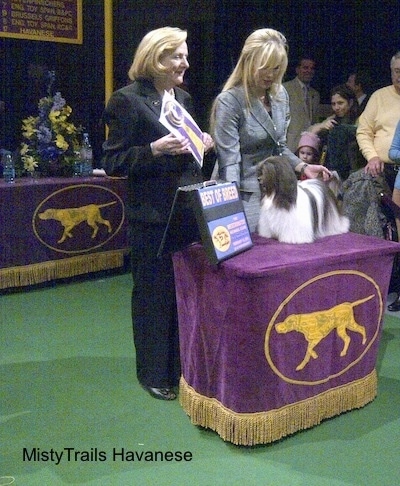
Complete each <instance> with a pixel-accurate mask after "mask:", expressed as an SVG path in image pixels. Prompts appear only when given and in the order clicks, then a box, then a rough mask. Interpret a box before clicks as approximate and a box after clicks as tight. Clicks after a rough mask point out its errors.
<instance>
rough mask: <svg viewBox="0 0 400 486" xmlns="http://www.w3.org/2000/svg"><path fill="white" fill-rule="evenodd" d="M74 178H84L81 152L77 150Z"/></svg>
mask: <svg viewBox="0 0 400 486" xmlns="http://www.w3.org/2000/svg"><path fill="white" fill-rule="evenodd" d="M73 176H74V177H81V176H82V158H81V152H80V150H75V152H74V173H73Z"/></svg>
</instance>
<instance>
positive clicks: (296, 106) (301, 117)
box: [283, 57, 320, 152]
mask: <svg viewBox="0 0 400 486" xmlns="http://www.w3.org/2000/svg"><path fill="white" fill-rule="evenodd" d="M314 74H315V61H314V60H313V59H310V58H309V57H302V58H301V59H300V60H299V62H298V64H297V67H296V77H295V78H294V79H292V80H291V81H287V82H286V83H284V84H283V86H284V87H285V88H286V90H287V92H288V94H289V105H290V124H289V128H288V132H287V146H288V147H289V149H290V150H291V151H292V152H294V151H296V149H297V145H298V143H299V140H300V135H301V133H302V132H304V131H306V130H307V129H308V127H310V126H311V125H313V124H314V123H317V122H318V121H319V109H320V107H319V105H320V95H319V93H318V91H317V90H315V89H314V88H312V87H311V85H310V83H311V81H312V79H313V78H314Z"/></svg>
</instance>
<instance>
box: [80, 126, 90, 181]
mask: <svg viewBox="0 0 400 486" xmlns="http://www.w3.org/2000/svg"><path fill="white" fill-rule="evenodd" d="M81 162H82V176H83V177H85V176H91V175H92V174H93V150H92V146H91V145H90V141H89V134H87V133H84V134H83V140H82V146H81Z"/></svg>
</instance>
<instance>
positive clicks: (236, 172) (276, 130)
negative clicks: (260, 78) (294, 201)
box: [214, 87, 300, 192]
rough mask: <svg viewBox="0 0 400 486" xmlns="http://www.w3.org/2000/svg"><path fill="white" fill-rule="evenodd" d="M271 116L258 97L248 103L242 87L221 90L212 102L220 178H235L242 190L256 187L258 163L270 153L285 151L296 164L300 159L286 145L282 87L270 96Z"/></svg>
mask: <svg viewBox="0 0 400 486" xmlns="http://www.w3.org/2000/svg"><path fill="white" fill-rule="evenodd" d="M271 105H272V118H271V117H270V116H269V115H268V113H267V111H266V110H265V108H264V107H263V105H262V103H261V102H260V101H259V100H258V99H254V100H252V101H251V105H250V107H248V106H247V104H246V100H245V94H244V90H243V88H240V87H236V88H232V89H230V90H228V91H224V92H222V93H221V94H220V95H219V96H218V97H217V100H216V105H215V116H216V121H215V130H214V139H215V144H216V151H217V158H218V167H219V178H220V179H222V180H226V181H229V182H232V181H236V182H237V183H238V185H239V187H240V189H241V190H243V191H249V192H254V191H258V190H259V185H258V181H257V176H256V166H257V164H258V163H259V162H260V161H262V160H264V159H265V158H267V157H269V156H271V155H274V154H275V155H278V154H281V155H285V156H287V157H288V158H289V160H290V163H291V165H292V166H293V168H294V167H296V166H297V165H298V164H299V163H300V160H299V159H298V158H297V157H296V156H295V155H294V154H293V153H292V152H291V151H290V150H289V149H288V148H287V146H286V131H287V126H288V124H289V121H290V111H289V98H288V95H287V93H286V90H284V88H282V89H281V90H280V92H279V93H278V95H277V96H276V97H275V98H273V99H272V100H271Z"/></svg>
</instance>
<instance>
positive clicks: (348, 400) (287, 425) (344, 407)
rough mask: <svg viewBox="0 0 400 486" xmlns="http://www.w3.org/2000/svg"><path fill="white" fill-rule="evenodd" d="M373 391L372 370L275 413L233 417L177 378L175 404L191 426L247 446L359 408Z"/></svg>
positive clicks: (261, 442) (376, 387) (230, 413)
mask: <svg viewBox="0 0 400 486" xmlns="http://www.w3.org/2000/svg"><path fill="white" fill-rule="evenodd" d="M377 389H378V379H377V373H376V370H373V371H372V373H370V374H369V375H367V376H366V377H364V378H361V379H359V380H356V381H353V382H351V383H348V384H346V385H343V386H340V387H338V388H333V389H331V390H327V391H325V392H324V393H321V394H319V395H316V396H314V397H312V398H308V399H306V400H302V401H300V402H296V403H293V404H290V405H287V406H285V407H282V408H280V409H277V410H269V411H267V412H257V413H237V412H233V411H232V410H229V409H228V408H226V407H224V406H223V405H222V404H221V403H220V402H219V401H218V400H216V399H215V398H208V397H205V396H203V395H200V394H199V393H197V392H196V391H195V390H194V389H193V388H192V387H191V386H190V385H188V384H187V383H186V381H185V379H184V378H183V377H181V380H180V384H179V401H180V403H181V405H182V407H183V409H184V411H185V412H186V413H187V415H189V417H190V419H191V422H192V423H193V424H194V425H200V426H202V427H206V428H209V429H212V430H214V431H215V432H217V434H218V435H219V436H220V437H221V438H222V439H223V440H225V441H228V442H232V443H233V444H236V445H246V446H251V445H256V444H267V443H270V442H274V441H276V440H279V439H281V438H282V437H285V436H286V435H289V434H293V433H295V432H297V431H299V430H304V429H308V428H310V427H313V426H314V425H318V424H319V423H321V422H322V421H323V420H324V419H327V418H330V417H333V416H335V415H339V414H341V413H343V412H347V411H349V410H352V409H354V408H361V407H363V406H364V405H366V404H367V403H369V402H371V401H372V400H373V399H374V398H375V397H376V395H377Z"/></svg>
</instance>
